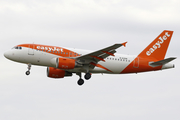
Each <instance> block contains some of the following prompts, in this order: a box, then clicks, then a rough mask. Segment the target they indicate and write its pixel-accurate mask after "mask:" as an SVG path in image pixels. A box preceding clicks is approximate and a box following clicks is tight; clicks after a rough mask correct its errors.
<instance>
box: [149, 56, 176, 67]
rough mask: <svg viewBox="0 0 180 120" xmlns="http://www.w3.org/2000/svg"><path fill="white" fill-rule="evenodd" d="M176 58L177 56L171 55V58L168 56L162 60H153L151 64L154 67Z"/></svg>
mask: <svg viewBox="0 0 180 120" xmlns="http://www.w3.org/2000/svg"><path fill="white" fill-rule="evenodd" d="M174 59H176V58H174V57H171V58H167V59H164V60H160V61H157V62H151V63H150V64H149V65H150V66H153V67H156V66H160V65H165V64H167V63H169V62H171V61H172V60H174Z"/></svg>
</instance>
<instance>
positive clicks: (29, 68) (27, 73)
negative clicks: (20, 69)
mask: <svg viewBox="0 0 180 120" xmlns="http://www.w3.org/2000/svg"><path fill="white" fill-rule="evenodd" d="M30 70H31V64H28V71H26V75H30Z"/></svg>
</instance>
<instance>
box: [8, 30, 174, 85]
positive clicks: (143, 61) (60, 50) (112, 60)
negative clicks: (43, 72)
mask: <svg viewBox="0 0 180 120" xmlns="http://www.w3.org/2000/svg"><path fill="white" fill-rule="evenodd" d="M172 35H173V31H169V30H164V31H163V32H162V33H161V34H160V35H159V36H158V37H157V38H156V39H155V40H154V41H152V42H151V43H150V44H149V45H148V46H147V47H146V48H145V49H144V50H143V51H142V52H141V53H140V54H139V55H136V56H133V55H123V54H115V53H116V49H117V48H119V47H122V46H124V47H125V46H126V43H127V42H124V43H121V44H114V45H112V46H109V47H106V48H104V49H100V50H97V51H89V50H81V49H73V48H65V47H58V46H48V45H41V44H20V45H17V46H15V47H13V48H12V49H11V50H10V51H7V52H5V53H4V56H5V57H6V58H7V59H9V60H12V61H15V62H19V63H24V64H27V65H28V70H27V71H26V75H29V74H30V69H31V66H32V65H38V66H46V67H47V77H50V78H56V79H57V78H64V77H69V76H72V75H73V74H76V75H78V76H79V80H78V81H77V84H78V85H80V86H81V85H83V84H84V80H83V79H82V73H84V74H85V75H84V78H85V79H86V80H89V79H90V78H91V76H92V74H95V73H102V74H127V73H139V72H148V71H157V70H163V69H169V68H174V64H171V63H169V62H171V61H172V60H174V59H176V57H170V58H166V59H164V58H165V55H166V52H167V49H168V46H169V43H170V40H171V37H172Z"/></svg>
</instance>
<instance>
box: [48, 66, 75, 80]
mask: <svg viewBox="0 0 180 120" xmlns="http://www.w3.org/2000/svg"><path fill="white" fill-rule="evenodd" d="M47 76H48V77H50V78H64V77H67V76H72V73H70V72H67V71H64V70H60V69H57V68H53V67H48V68H47Z"/></svg>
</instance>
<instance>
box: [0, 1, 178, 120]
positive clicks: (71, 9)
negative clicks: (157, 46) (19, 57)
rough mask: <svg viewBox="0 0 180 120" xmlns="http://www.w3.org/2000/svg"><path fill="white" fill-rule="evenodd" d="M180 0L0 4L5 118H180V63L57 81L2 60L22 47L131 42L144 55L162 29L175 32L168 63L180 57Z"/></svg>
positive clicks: (0, 115) (130, 48)
mask: <svg viewBox="0 0 180 120" xmlns="http://www.w3.org/2000/svg"><path fill="white" fill-rule="evenodd" d="M179 5H180V1H179V0H163V1H162V0H76V1H74V0H49V1H48V0H43V1H42V0H0V41H1V44H0V47H1V51H0V67H1V68H0V119H1V120H50V119H52V120H59V119H62V120H96V119H99V120H120V119H122V120H179V118H180V114H179V113H180V103H179V101H180V87H179V86H180V75H179V71H180V67H179V66H180V61H179V59H176V60H174V61H172V63H174V64H175V65H176V67H175V68H174V69H169V70H164V71H158V72H149V73H139V74H128V75H105V74H104V75H101V74H98V75H93V76H92V78H91V80H89V81H85V84H84V85H83V86H81V87H80V86H78V85H77V80H78V79H79V77H78V76H76V75H74V76H73V77H69V78H64V79H59V80H54V79H51V78H48V77H46V67H39V66H32V69H31V75H30V76H26V75H25V71H27V65H25V64H20V63H16V62H12V61H10V60H8V59H6V58H4V56H3V53H4V52H5V51H8V50H10V49H11V48H12V47H13V46H15V45H18V44H23V43H36V44H45V45H56V46H62V47H70V48H80V49H89V50H98V49H101V48H104V47H107V46H110V45H113V44H115V43H123V42H126V41H128V43H127V47H122V48H119V49H118V53H121V54H132V55H137V54H139V53H140V52H141V51H142V50H143V49H144V48H145V47H146V46H147V45H148V44H149V43H150V42H151V41H152V40H154V38H156V37H157V36H158V35H159V34H160V33H161V32H162V31H163V30H172V31H174V34H173V37H172V41H171V43H170V46H169V49H168V52H167V54H166V58H168V57H178V58H179V57H180V54H179V53H180V48H179V45H180V41H179V39H180V7H179Z"/></svg>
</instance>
